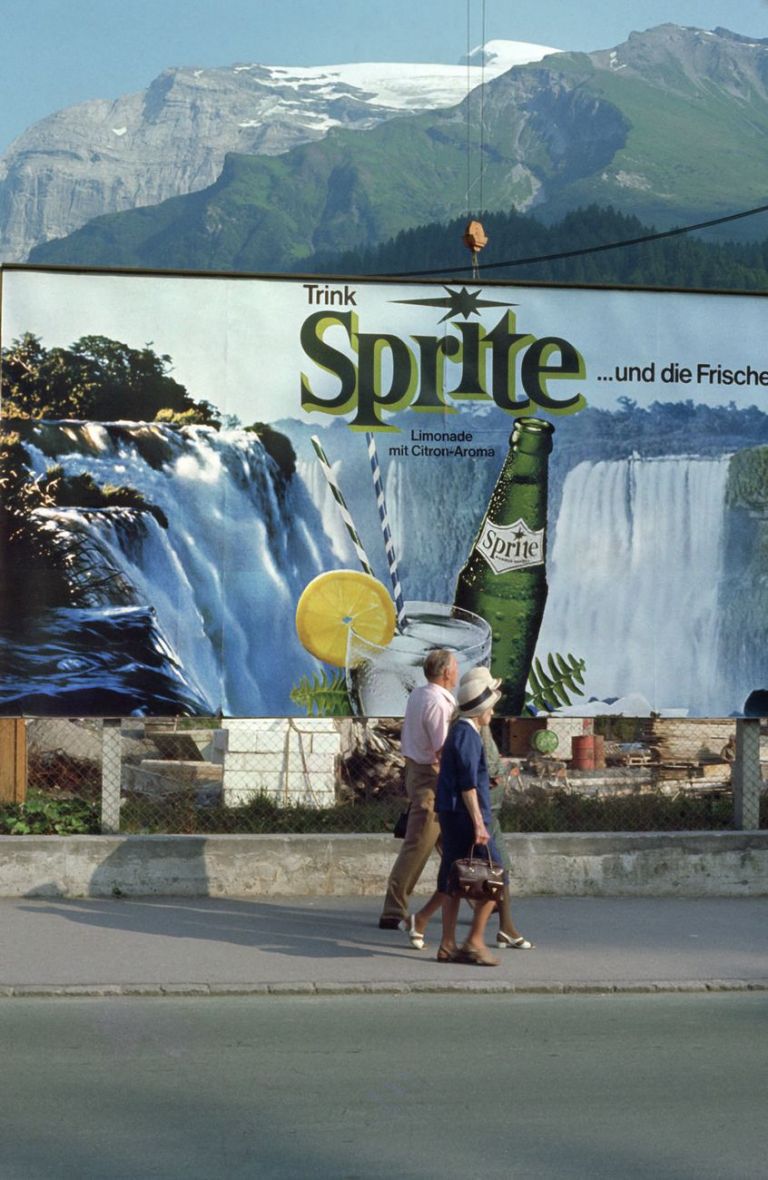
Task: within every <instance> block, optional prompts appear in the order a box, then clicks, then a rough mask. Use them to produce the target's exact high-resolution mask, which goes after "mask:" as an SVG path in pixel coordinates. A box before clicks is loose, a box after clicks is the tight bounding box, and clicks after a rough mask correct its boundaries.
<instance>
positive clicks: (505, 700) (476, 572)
mask: <svg viewBox="0 0 768 1180" xmlns="http://www.w3.org/2000/svg"><path fill="white" fill-rule="evenodd" d="M553 430H554V427H553V426H552V424H551V423H550V422H545V421H544V420H543V419H542V418H517V419H515V423H514V429H513V430H512V433H511V435H510V436H509V454H508V455H507V458H506V460H505V462H504V466H503V467H502V469H501V474H500V475H499V478H498V480H497V481H496V486H495V488H494V489H493V493H492V495H491V499H490V503H489V504H488V508H487V511H486V513H485V516H484V517H483V521H482V524H481V525H480V529H479V531H478V534H477V536H476V537H475V540H474V542H473V544H472V550H471V552H470V555H469V558H468V559H467V563H466V565H465V566H464V568H463V569H462V570H461V572H460V573H459V576H458V579H457V582H456V595H455V600H454V601H455V604H456V606H460V607H463V608H464V609H465V610H471V611H474V612H475V614H478V615H480V616H481V617H482V618H484V619H485V620H486V622H487V623H488V624H489V626H490V628H491V631H492V633H493V653H492V657H491V671H492V673H493V675H494V676H497V677H500V678H501V681H502V683H501V690H500V691H501V693H502V697H501V700H500V701H499V703H498V705H497V706H496V710H497V712H498V713H500V714H502V715H504V716H507V717H516V716H517V715H518V714H519V713H520V711H521V710H522V708H523V704H524V701H525V687H526V683H527V681H528V672H529V670H530V666H531V660H532V659H533V653H534V651H535V648H536V640H537V639H538V635H539V628H540V626H541V619H542V616H543V614H544V606H545V604H546V601H547V573H546V565H545V559H546V529H547V472H548V464H549V454H550V452H551V450H552V432H553Z"/></svg>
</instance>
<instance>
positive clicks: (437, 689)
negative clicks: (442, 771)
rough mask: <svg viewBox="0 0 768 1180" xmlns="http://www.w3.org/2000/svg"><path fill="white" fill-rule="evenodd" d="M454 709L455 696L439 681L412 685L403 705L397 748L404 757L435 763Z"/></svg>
mask: <svg viewBox="0 0 768 1180" xmlns="http://www.w3.org/2000/svg"><path fill="white" fill-rule="evenodd" d="M455 709H456V698H455V697H454V695H453V693H451V692H449V691H448V689H447V688H443V686H442V685H441V684H433V683H432V682H431V681H428V682H427V683H426V684H420V685H419V686H418V688H414V690H413V692H412V693H411V695H410V696H409V697H408V704H407V705H406V706H405V717H404V719H403V728H402V733H401V736H400V749H401V750H402V752H403V754H404V756H405V757H406V758H410V759H411V761H413V762H419V763H421V765H422V766H431V765H432V764H433V763H435V762H437V760H438V758H439V756H440V751H441V750H442V748H443V744H444V742H445V738H446V735H447V733H448V723H449V722H450V720H451V717H452V716H453V714H454V710H455Z"/></svg>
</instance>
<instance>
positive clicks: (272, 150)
mask: <svg viewBox="0 0 768 1180" xmlns="http://www.w3.org/2000/svg"><path fill="white" fill-rule="evenodd" d="M553 52H555V50H550V49H549V48H547V47H546V46H542V45H529V44H525V43H520V42H514V41H491V42H488V43H487V44H486V45H485V46H483V47H480V48H479V49H477V50H475V51H474V52H473V53H472V54H470V55H469V59H468V60H466V61H465V62H464V63H463V64H460V65H452V66H449V65H440V64H430V63H426V64H425V63H416V64H414V63H395V64H393V63H387V62H369V63H352V64H347V65H340V66H318V67H312V68H301V67H289V66H271V65H243V64H241V65H233V66H230V67H222V68H219V69H194V68H180V69H168V70H165V71H164V72H163V73H162V74H161V75H160V76H159V77H158V78H156V79H155V80H154V81H153V82H152V83H151V85H150V86H149V87H148V88H147V89H146V90H143V91H140V92H138V93H136V94H129V95H124V96H123V97H120V98H117V99H115V100H109V99H95V100H93V101H91V102H85V103H80V104H78V105H77V106H73V107H69V108H67V109H66V110H63V111H58V112H57V113H55V114H53V115H50V116H49V117H48V118H46V119H43V120H41V121H40V122H38V123H35V124H34V125H33V126H32V127H30V128H29V129H28V130H27V131H25V132H24V133H23V134H22V135H21V136H19V137H18V138H17V139H16V140H15V142H14V143H12V144H11V146H10V148H9V149H8V151H7V152H6V153H5V155H4V156H3V157H2V158H1V159H0V258H1V259H3V260H4V261H8V262H10V261H22V260H23V259H25V258H26V257H27V254H28V253H29V251H30V250H31V249H32V247H33V246H35V245H38V244H39V243H42V242H46V241H48V240H49V239H51V238H61V237H65V236H66V235H67V234H70V233H72V231H73V230H76V229H79V228H80V227H81V226H82V225H84V224H85V223H86V222H88V221H90V220H91V219H92V218H94V217H98V216H100V215H102V214H106V213H114V212H118V211H120V210H126V209H135V208H141V207H143V206H146V205H155V204H158V203H159V202H161V201H164V200H165V199H166V198H168V197H173V196H179V195H181V194H184V193H191V192H196V191H198V190H199V189H203V188H206V187H208V186H209V185H212V184H213V183H214V182H215V181H216V179H217V178H218V176H219V174H220V172H221V169H222V166H223V164H224V158H225V156H226V154H227V153H228V152H236V153H251V154H258V155H267V156H271V155H278V154H280V153H282V152H286V151H288V150H289V149H290V148H291V147H293V146H295V145H296V144H300V143H304V142H312V141H316V140H319V139H322V138H323V137H324V136H325V135H327V134H328V132H329V131H330V130H332V129H333V128H337V127H344V128H348V129H350V130H356V131H359V130H367V129H369V128H371V127H374V126H376V125H377V124H378V123H381V122H382V121H384V120H386V119H391V118H394V117H396V116H403V115H407V114H414V113H417V112H420V111H424V110H433V109H437V108H440V107H444V106H453V105H455V104H456V103H457V102H459V101H460V100H461V99H462V98H463V97H464V96H466V94H467V90H468V88H470V89H471V88H473V87H476V86H477V85H479V84H480V82H481V81H482V80H486V81H487V80H489V79H492V78H494V77H496V76H497V75H498V74H501V73H504V72H505V71H506V70H508V69H510V68H511V67H512V66H514V65H517V64H519V63H521V62H529V61H537V60H539V59H541V58H542V57H543V56H544V55H545V54H548V53H553Z"/></svg>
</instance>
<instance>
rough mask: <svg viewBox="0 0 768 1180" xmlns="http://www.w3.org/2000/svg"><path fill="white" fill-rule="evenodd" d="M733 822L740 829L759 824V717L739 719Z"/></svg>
mask: <svg viewBox="0 0 768 1180" xmlns="http://www.w3.org/2000/svg"><path fill="white" fill-rule="evenodd" d="M732 782H733V824H734V827H735V828H737V829H738V830H739V831H750V830H752V829H756V828H759V827H760V792H761V790H762V786H763V780H762V775H761V772H760V720H759V718H746V717H740V718H739V719H738V721H737V722H736V760H735V762H734V764H733V776H732Z"/></svg>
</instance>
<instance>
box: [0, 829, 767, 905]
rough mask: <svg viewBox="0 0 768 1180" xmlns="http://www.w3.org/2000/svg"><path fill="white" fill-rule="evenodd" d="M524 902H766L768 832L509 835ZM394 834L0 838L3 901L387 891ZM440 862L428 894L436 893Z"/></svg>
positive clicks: (515, 886)
mask: <svg viewBox="0 0 768 1180" xmlns="http://www.w3.org/2000/svg"><path fill="white" fill-rule="evenodd" d="M507 844H508V847H509V852H510V856H511V858H512V864H513V879H512V892H513V894H514V895H515V896H519V897H524V896H536V895H543V896H546V895H550V896H557V897H675V896H677V897H703V896H704V897H760V896H768V831H760V832H704V833H702V832H676V833H656V832H649V833H632V834H625V833H618V834H617V833H597V834H590V833H585V834H579V835H531V836H524V835H510V836H508V837H507ZM397 849H398V844H397V842H396V841H395V840H393V839H392V837H391V836H323V835H316V836H0V896H2V897H34V896H59V897H109V896H113V895H120V894H125V895H131V896H148V895H155V896H161V895H166V896H169V895H170V896H182V897H200V896H211V897H219V896H240V897H269V896H296V897H299V896H307V895H317V896H334V895H335V896H340V897H341V896H349V895H351V894H362V895H374V894H383V892H384V887H385V884H386V879H387V876H388V873H389V870H390V867H391V865H392V861H393V859H394V856H395V854H396V852H397ZM436 872H437V860H436V858H435V859H434V861H433V863H432V864H431V865H429V866H428V867H427V871H426V872H425V873H424V876H423V878H422V883H421V885H420V888H419V893H421V894H424V893H429V892H431V890H432V888H433V887H434V881H435V875H436Z"/></svg>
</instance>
